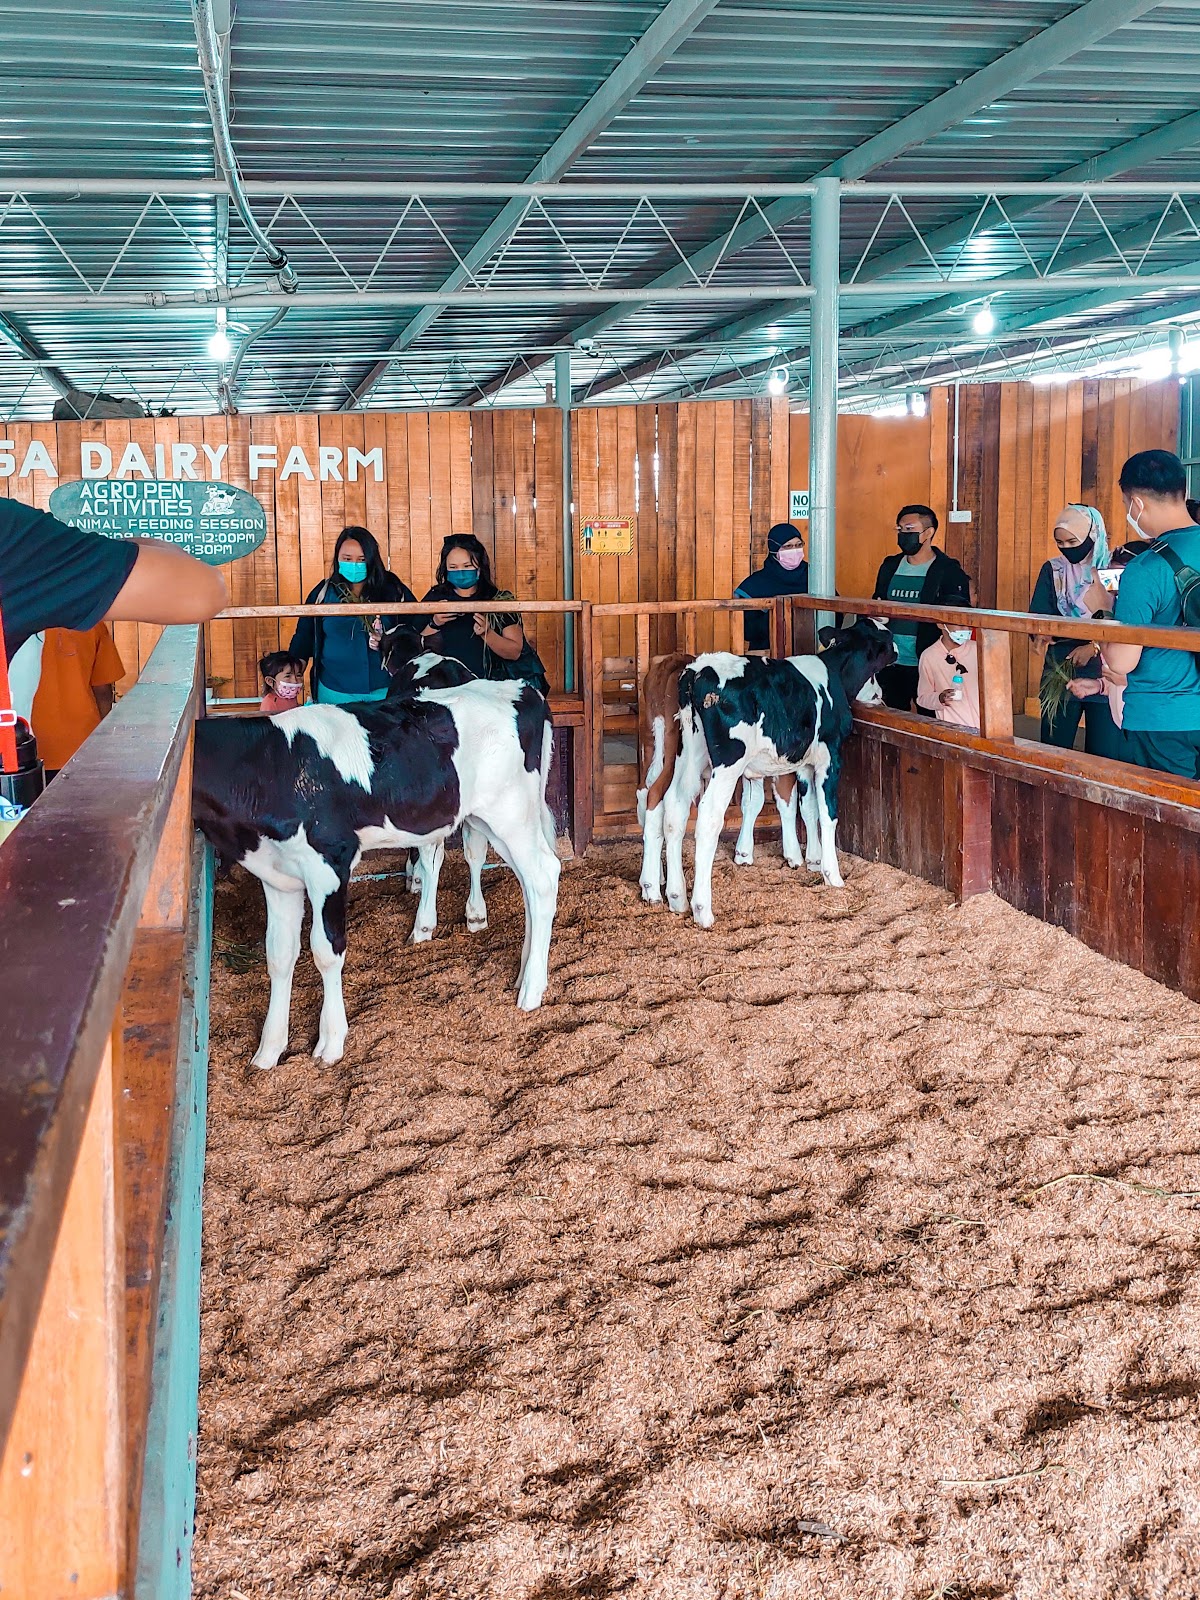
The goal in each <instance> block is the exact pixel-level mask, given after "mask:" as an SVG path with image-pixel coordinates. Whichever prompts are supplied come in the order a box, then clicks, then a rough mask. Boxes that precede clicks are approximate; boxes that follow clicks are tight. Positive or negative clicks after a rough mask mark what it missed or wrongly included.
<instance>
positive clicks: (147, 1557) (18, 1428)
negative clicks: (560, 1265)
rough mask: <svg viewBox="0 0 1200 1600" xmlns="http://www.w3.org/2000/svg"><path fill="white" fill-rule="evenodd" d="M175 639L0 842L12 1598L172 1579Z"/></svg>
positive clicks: (3, 1255) (179, 1053) (180, 1132)
mask: <svg viewBox="0 0 1200 1600" xmlns="http://www.w3.org/2000/svg"><path fill="white" fill-rule="evenodd" d="M197 657H198V633H197V630H196V629H195V628H172V629H169V630H168V631H167V632H166V633H165V634H164V635H163V637H162V639H161V640H160V642H159V644H158V646H157V648H156V649H155V651H154V654H153V656H152V657H151V659H150V660H149V661H148V662H147V665H146V667H145V669H144V671H143V672H142V675H141V677H140V679H139V681H138V682H137V684H136V685H135V686H134V687H133V689H132V690H131V691H130V692H129V693H128V694H127V695H126V696H125V698H124V699H123V700H122V701H121V702H120V704H119V705H118V707H117V709H116V710H115V711H114V712H113V713H112V715H110V716H109V717H108V718H107V719H106V720H105V722H104V723H103V724H102V725H101V727H100V728H99V729H98V730H97V731H96V732H95V733H94V734H93V735H92V736H91V738H90V739H88V741H87V742H86V744H85V745H84V746H83V748H82V749H81V750H80V751H79V753H78V754H77V755H76V756H75V757H74V758H73V759H72V760H71V761H70V762H69V763H68V764H67V766H66V767H64V768H63V770H62V773H61V774H60V776H59V777H58V778H57V779H56V780H55V782H54V783H53V784H52V785H51V787H50V788H49V790H48V791H47V792H46V794H45V795H44V796H42V797H41V798H40V799H39V800H38V802H37V804H36V805H35V806H34V807H33V808H32V809H31V810H30V812H29V813H28V815H27V816H26V817H24V818H23V820H22V821H21V823H20V824H19V826H18V827H17V828H16V830H15V831H14V832H13V833H12V834H11V835H10V836H9V838H8V839H7V840H6V841H5V842H4V843H3V844H2V845H0V1018H2V1019H3V1032H2V1034H0V1062H2V1065H0V1594H3V1595H10V1594H11V1595H14V1596H19V1597H20V1600H58V1597H60V1596H63V1595H71V1596H78V1597H79V1600H99V1597H101V1596H110V1595H117V1594H121V1595H126V1596H128V1595H131V1594H133V1593H134V1589H135V1579H136V1583H137V1592H138V1594H139V1595H144V1596H145V1597H146V1600H171V1597H172V1596H175V1595H182V1594H183V1593H185V1592H186V1591H185V1590H184V1589H182V1588H181V1587H180V1583H181V1581H184V1582H185V1581H186V1578H187V1572H188V1561H187V1545H188V1540H189V1537H190V1534H189V1529H190V1508H189V1507H188V1505H187V1503H186V1502H187V1494H188V1488H189V1483H190V1473H191V1472H194V1448H193V1460H192V1463H191V1468H190V1470H189V1463H188V1437H187V1432H188V1428H189V1426H190V1429H191V1432H192V1434H193V1436H194V1430H195V1394H196V1366H195V1361H194V1360H192V1361H191V1362H190V1364H189V1363H188V1362H186V1361H185V1363H184V1365H183V1367H182V1369H180V1367H179V1363H178V1351H179V1345H178V1341H177V1342H176V1345H175V1348H174V1349H173V1348H171V1347H170V1342H169V1341H168V1342H167V1343H166V1344H164V1340H163V1337H162V1336H161V1329H162V1327H164V1326H166V1327H170V1326H172V1315H173V1312H174V1310H175V1305H174V1303H172V1304H171V1305H164V1304H163V1303H162V1302H161V1301H160V1297H159V1285H160V1281H161V1279H162V1276H163V1273H164V1272H165V1273H167V1274H168V1275H169V1276H170V1277H171V1279H172V1285H173V1291H172V1292H173V1295H174V1297H175V1298H176V1299H177V1300H178V1302H179V1304H181V1305H183V1306H184V1307H185V1309H186V1311H187V1312H188V1313H190V1316H189V1317H186V1318H185V1320H188V1321H189V1322H190V1324H191V1325H193V1326H192V1328H191V1329H190V1331H191V1332H194V1325H195V1324H196V1321H197V1317H198V1298H197V1295H198V1264H199V1258H198V1249H197V1246H198V1234H197V1233H196V1224H197V1222H198V1213H197V1211H196V1208H197V1207H198V1201H199V1171H198V1167H197V1160H198V1152H199V1150H202V1143H199V1144H198V1141H200V1140H201V1135H202V1126H203V1073H202V1071H201V1070H200V1069H201V1066H202V1063H201V1062H200V1061H199V1059H198V1057H199V1054H200V1052H201V1051H202V1050H203V1049H204V1048H205V1038H206V1029H207V1014H206V1007H205V1005H204V1001H203V990H204V985H205V984H206V982H207V966H208V934H207V916H208V912H207V900H206V893H205V891H206V888H207V883H208V873H207V869H206V858H205V856H204V854H203V853H202V852H201V851H199V850H198V849H197V848H195V847H194V843H193V841H194V835H193V830H192V821H191V764H192V763H191V754H192V742H193V728H194V721H195V716H196V712H197V708H198V706H199V703H200V700H199V697H200V687H199V686H200V678H199V674H198V671H197ZM197 986H198V987H199V989H200V991H201V993H200V995H199V997H197V994H196V993H195V989H196V987H197ZM189 1195H190V1198H191V1211H192V1213H193V1215H191V1216H190V1217H189V1216H188V1215H186V1213H187V1212H188V1209H189ZM168 1213H169V1215H170V1222H169V1224H168V1221H167V1218H168ZM189 1222H190V1224H191V1226H192V1237H191V1239H190V1241H189V1240H188V1239H187V1237H186V1228H187V1226H188V1224H189ZM181 1230H183V1231H184V1233H185V1237H183V1238H182V1239H181ZM181 1250H182V1252H183V1253H182V1254H181ZM189 1419H190V1420H189ZM193 1446H194V1438H193ZM177 1463H180V1464H181V1465H182V1476H181V1477H180V1478H173V1474H175V1473H176V1468H177ZM147 1485H149V1486H150V1489H149V1492H144V1491H145V1488H146V1486H147ZM181 1556H182V1560H181ZM139 1567H140V1569H141V1572H140V1576H139V1575H138V1569H139ZM180 1574H182V1579H181V1576H180Z"/></svg>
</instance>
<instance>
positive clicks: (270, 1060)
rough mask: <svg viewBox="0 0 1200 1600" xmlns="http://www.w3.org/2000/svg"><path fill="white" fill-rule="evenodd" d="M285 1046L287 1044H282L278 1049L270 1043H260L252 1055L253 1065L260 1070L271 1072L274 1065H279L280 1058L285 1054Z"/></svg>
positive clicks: (251, 1061) (251, 1062) (251, 1063)
mask: <svg viewBox="0 0 1200 1600" xmlns="http://www.w3.org/2000/svg"><path fill="white" fill-rule="evenodd" d="M285 1048H286V1046H285V1045H282V1044H281V1045H280V1046H279V1048H278V1049H275V1048H274V1047H272V1046H269V1045H263V1044H260V1045H259V1047H258V1049H257V1050H256V1051H255V1052H254V1054H253V1055H252V1056H251V1057H250V1065H251V1066H252V1067H257V1068H258V1070H259V1071H260V1072H270V1070H271V1068H272V1067H277V1066H278V1065H279V1058H280V1056H281V1055H282V1054H283V1052H284V1049H285Z"/></svg>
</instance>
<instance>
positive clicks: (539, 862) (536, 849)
mask: <svg viewBox="0 0 1200 1600" xmlns="http://www.w3.org/2000/svg"><path fill="white" fill-rule="evenodd" d="M515 798H516V797H510V803H500V804H497V805H494V806H489V808H488V815H487V819H486V821H485V820H484V819H483V818H482V817H480V816H479V815H478V814H476V816H475V817H474V819H473V820H474V822H475V825H476V826H477V827H478V828H479V830H480V832H481V833H482V834H483V835H484V837H485V838H486V839H487V841H488V842H489V843H490V844H491V845H492V847H493V848H494V850H495V851H496V854H497V855H499V856H500V857H501V858H502V859H503V860H504V861H506V862H507V863H508V865H509V866H510V867H511V868H512V870H513V872H514V873H515V874H516V877H517V882H518V883H519V884H520V885H521V896H522V898H523V900H524V902H525V939H524V942H523V945H522V949H521V969H520V972H519V973H518V976H517V1005H518V1006H519V1007H520V1009H521V1010H522V1011H536V1010H537V1008H538V1007H539V1006H540V1005H541V1003H542V997H543V996H544V994H545V992H546V984H547V982H548V981H549V971H550V936H551V933H552V932H553V930H554V914H555V912H556V911H557V909H558V880H559V875H560V874H561V872H562V863H561V862H560V861H559V859H558V856H557V855H556V854H555V852H554V851H553V850H552V849H551V848H550V845H549V843H548V842H547V840H546V836H545V834H544V832H543V831H542V826H541V817H540V815H539V812H540V802H538V803H535V804H534V805H532V806H528V807H526V806H521V805H519V804H514V803H511V801H512V800H514V799H515Z"/></svg>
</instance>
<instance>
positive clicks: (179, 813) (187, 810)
mask: <svg viewBox="0 0 1200 1600" xmlns="http://www.w3.org/2000/svg"><path fill="white" fill-rule="evenodd" d="M193 742H194V741H193V740H192V739H189V740H188V742H187V749H186V751H185V752H184V757H183V764H182V765H181V767H180V769H179V777H178V779H177V781H176V784H175V793H174V795H173V796H172V797H171V809H170V811H169V812H168V813H167V821H166V826H165V827H164V828H163V831H162V837H161V838H160V839H159V841H158V854H157V855H156V856H155V858H154V870H153V872H152V873H151V875H150V884H149V887H148V888H147V890H146V898H145V900H144V901H143V902H142V914H141V918H140V919H139V920H140V923H141V926H142V927H143V928H182V927H183V925H184V920H185V918H186V917H187V908H188V905H189V903H190V901H191V892H192V888H191V880H190V870H191V859H192V746H193Z"/></svg>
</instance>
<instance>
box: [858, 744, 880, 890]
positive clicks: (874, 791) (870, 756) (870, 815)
mask: <svg viewBox="0 0 1200 1600" xmlns="http://www.w3.org/2000/svg"><path fill="white" fill-rule="evenodd" d="M850 742H851V743H852V744H855V745H857V746H858V747H859V749H860V751H861V758H860V761H861V782H862V789H861V791H860V792H859V794H858V797H857V798H858V814H859V827H858V837H859V854H860V855H862V856H863V857H865V859H866V860H868V861H881V860H882V859H883V856H882V847H883V798H882V794H881V791H880V749H881V746H880V745H879V744H878V742H877V741H876V740H874V739H863V738H861V737H858V736H857V735H855V736H852V737H851V740H850Z"/></svg>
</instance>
